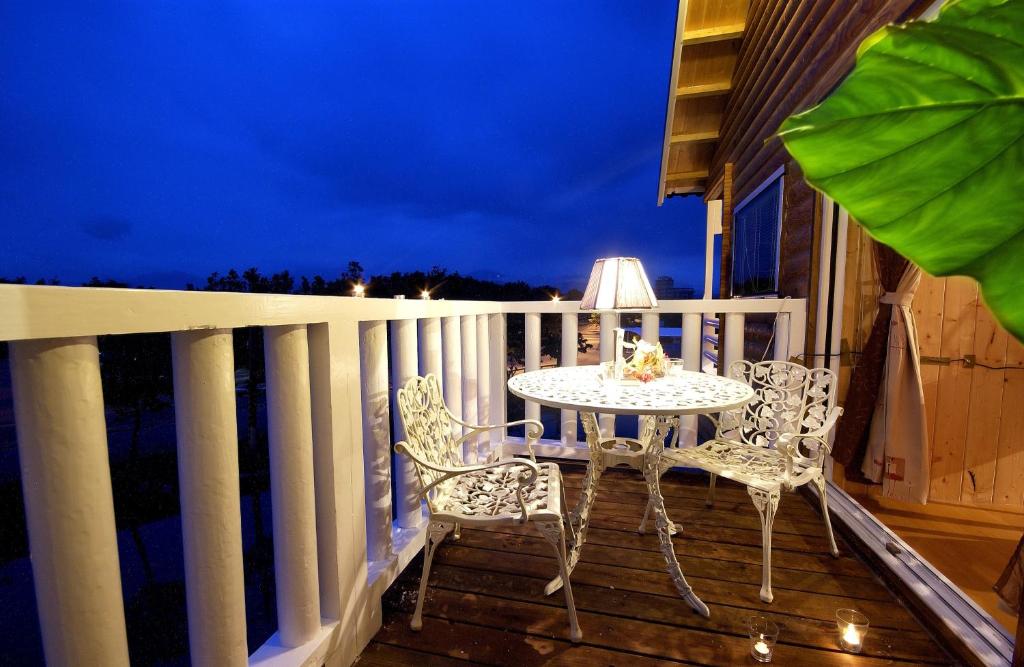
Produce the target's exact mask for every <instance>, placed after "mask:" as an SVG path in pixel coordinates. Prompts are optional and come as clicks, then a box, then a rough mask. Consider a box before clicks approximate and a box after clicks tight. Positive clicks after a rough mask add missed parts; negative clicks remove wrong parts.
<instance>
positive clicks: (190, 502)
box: [171, 330, 251, 665]
mask: <svg viewBox="0 0 1024 667" xmlns="http://www.w3.org/2000/svg"><path fill="white" fill-rule="evenodd" d="M171 350H172V356H173V359H174V420H175V426H176V430H177V440H178V485H179V495H180V498H181V531H182V542H183V546H184V556H185V592H186V596H185V597H186V601H187V603H188V642H189V649H190V653H191V658H192V664H195V665H245V664H247V662H248V656H249V651H248V647H247V644H246V630H245V581H244V577H243V565H242V562H243V561H242V524H241V500H240V491H239V478H238V424H237V414H236V412H235V364H234V352H233V348H232V334H231V331H230V330H214V331H187V332H186V331H182V332H178V333H175V334H172V336H171ZM250 379H251V378H250Z"/></svg>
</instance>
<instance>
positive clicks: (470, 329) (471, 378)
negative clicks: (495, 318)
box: [461, 315, 480, 463]
mask: <svg viewBox="0 0 1024 667" xmlns="http://www.w3.org/2000/svg"><path fill="white" fill-rule="evenodd" d="M461 326H462V420H463V421H465V422H468V423H470V424H479V423H480V421H479V419H477V414H476V406H477V402H476V391H477V375H476V370H477V369H476V315H463V316H462V323H461ZM463 452H464V456H465V458H466V463H476V461H477V442H476V440H475V439H474V440H468V441H466V443H465V446H464V449H463Z"/></svg>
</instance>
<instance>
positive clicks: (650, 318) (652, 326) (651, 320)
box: [636, 312, 661, 434]
mask: <svg viewBox="0 0 1024 667" xmlns="http://www.w3.org/2000/svg"><path fill="white" fill-rule="evenodd" d="M640 337H641V338H643V339H644V340H645V341H646V342H648V343H651V344H652V345H653V344H655V343H658V342H660V341H661V317H660V315H659V314H658V313H657V312H645V313H643V314H641V315H640ZM642 420H643V417H642V416H638V417H637V422H636V432H637V434H639V433H640V429H641V427H642V424H641V423H640V422H641V421H642Z"/></svg>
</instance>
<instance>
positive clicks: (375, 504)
mask: <svg viewBox="0 0 1024 667" xmlns="http://www.w3.org/2000/svg"><path fill="white" fill-rule="evenodd" d="M387 337H388V336H387V322H384V321H383V320H377V321H373V322H361V323H360V324H359V339H360V345H359V367H360V374H361V376H362V378H361V382H360V397H361V399H362V422H363V461H364V468H363V484H364V485H365V487H366V549H367V558H368V559H369V560H386V559H388V558H390V557H391V553H392V544H391V411H390V402H389V398H388V348H387Z"/></svg>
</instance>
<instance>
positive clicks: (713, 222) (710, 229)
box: [704, 199, 722, 299]
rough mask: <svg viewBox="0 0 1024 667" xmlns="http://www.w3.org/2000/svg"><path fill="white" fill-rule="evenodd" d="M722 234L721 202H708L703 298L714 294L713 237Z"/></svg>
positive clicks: (715, 200) (719, 200)
mask: <svg viewBox="0 0 1024 667" xmlns="http://www.w3.org/2000/svg"><path fill="white" fill-rule="evenodd" d="M721 233H722V200H721V199H712V200H711V201H709V202H708V217H707V234H706V235H705V244H704V298H705V299H710V298H712V295H713V294H714V287H715V285H714V269H715V236H716V235H718V234H721Z"/></svg>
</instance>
